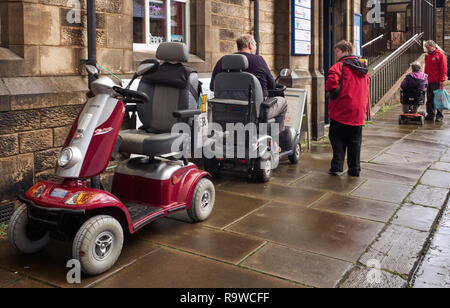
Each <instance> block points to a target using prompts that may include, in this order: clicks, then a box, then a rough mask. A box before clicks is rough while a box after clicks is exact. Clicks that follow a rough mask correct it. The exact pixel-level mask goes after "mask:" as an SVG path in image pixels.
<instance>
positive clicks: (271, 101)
mask: <svg viewBox="0 0 450 308" xmlns="http://www.w3.org/2000/svg"><path fill="white" fill-rule="evenodd" d="M277 101H278V99H277V98H276V97H269V98H268V99H266V100H265V101H264V102H262V104H261V106H262V107H264V108H270V107H272V106H273V105H275V104H276V102H277Z"/></svg>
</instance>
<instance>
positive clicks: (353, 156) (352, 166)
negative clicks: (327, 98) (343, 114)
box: [329, 120, 363, 176]
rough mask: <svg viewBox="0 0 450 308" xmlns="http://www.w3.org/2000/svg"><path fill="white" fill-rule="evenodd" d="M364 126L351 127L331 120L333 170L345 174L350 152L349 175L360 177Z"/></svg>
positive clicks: (330, 135)
mask: <svg viewBox="0 0 450 308" xmlns="http://www.w3.org/2000/svg"><path fill="white" fill-rule="evenodd" d="M362 130H363V127H362V126H350V125H345V124H342V123H339V122H337V121H334V120H331V125H330V134H329V137H330V141H331V145H332V147H333V160H332V161H331V170H330V171H333V172H343V171H344V163H345V153H346V152H348V157H347V163H348V173H349V174H350V175H352V176H359V174H360V173H361V144H362Z"/></svg>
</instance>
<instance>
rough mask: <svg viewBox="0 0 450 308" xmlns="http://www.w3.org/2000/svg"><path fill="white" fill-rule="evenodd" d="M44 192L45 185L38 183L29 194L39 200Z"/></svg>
mask: <svg viewBox="0 0 450 308" xmlns="http://www.w3.org/2000/svg"><path fill="white" fill-rule="evenodd" d="M44 190H45V184H44V183H37V184H35V185H33V187H31V188H30V189H29V190H28V194H30V195H31V196H33V197H34V198H39V197H40V196H41V195H42V193H43V192H44Z"/></svg>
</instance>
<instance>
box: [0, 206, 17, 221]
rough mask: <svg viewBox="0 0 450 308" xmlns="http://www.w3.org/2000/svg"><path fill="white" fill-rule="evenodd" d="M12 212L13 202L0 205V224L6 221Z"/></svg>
mask: <svg viewBox="0 0 450 308" xmlns="http://www.w3.org/2000/svg"><path fill="white" fill-rule="evenodd" d="M13 213H14V203H10V204H7V205H2V206H0V224H2V223H8V222H9V219H10V218H11V216H12V214H13Z"/></svg>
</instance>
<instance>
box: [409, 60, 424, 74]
mask: <svg viewBox="0 0 450 308" xmlns="http://www.w3.org/2000/svg"><path fill="white" fill-rule="evenodd" d="M411 69H412V71H413V72H420V70H421V69H422V64H420V63H419V62H417V61H416V62H413V63H411Z"/></svg>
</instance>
